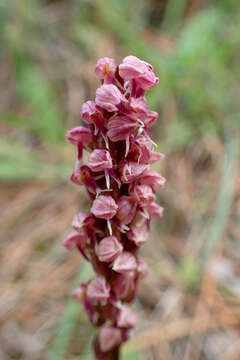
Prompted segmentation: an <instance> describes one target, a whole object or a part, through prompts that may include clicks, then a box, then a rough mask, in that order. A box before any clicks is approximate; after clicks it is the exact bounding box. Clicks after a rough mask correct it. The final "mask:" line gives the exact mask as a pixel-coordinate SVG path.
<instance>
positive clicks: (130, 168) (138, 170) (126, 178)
mask: <svg viewBox="0 0 240 360" xmlns="http://www.w3.org/2000/svg"><path fill="white" fill-rule="evenodd" d="M148 168H149V165H148V164H138V163H136V162H129V163H126V164H125V165H124V166H123V169H122V176H121V180H122V182H123V183H125V184H127V183H130V182H132V181H135V180H137V179H138V178H140V177H141V175H142V174H143V173H144V172H145V171H146V170H147V169H148Z"/></svg>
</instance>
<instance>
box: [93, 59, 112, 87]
mask: <svg viewBox="0 0 240 360" xmlns="http://www.w3.org/2000/svg"><path fill="white" fill-rule="evenodd" d="M116 70H117V64H116V62H115V60H114V59H112V58H109V57H103V58H101V59H99V60H98V61H97V63H96V65H95V73H96V75H97V77H98V78H99V80H103V81H104V83H110V82H111V81H113V80H114V77H115V73H116Z"/></svg>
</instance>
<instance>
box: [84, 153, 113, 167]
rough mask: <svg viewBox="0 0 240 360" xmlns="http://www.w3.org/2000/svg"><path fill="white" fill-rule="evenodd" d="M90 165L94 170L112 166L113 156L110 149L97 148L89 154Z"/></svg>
mask: <svg viewBox="0 0 240 360" xmlns="http://www.w3.org/2000/svg"><path fill="white" fill-rule="evenodd" d="M88 167H89V168H90V169H91V170H92V171H93V172H99V171H104V170H106V169H111V168H112V158H111V155H110V154H109V151H107V150H103V149H95V150H94V151H93V152H92V153H91V154H90V156H89V159H88Z"/></svg>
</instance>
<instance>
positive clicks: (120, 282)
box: [112, 273, 135, 301]
mask: <svg viewBox="0 0 240 360" xmlns="http://www.w3.org/2000/svg"><path fill="white" fill-rule="evenodd" d="M112 288H113V291H114V293H115V294H116V296H117V298H118V299H121V300H122V299H125V300H126V299H129V301H130V300H131V299H132V298H133V296H134V294H135V278H134V275H133V273H126V274H118V275H117V276H116V277H115V279H114V281H113V283H112Z"/></svg>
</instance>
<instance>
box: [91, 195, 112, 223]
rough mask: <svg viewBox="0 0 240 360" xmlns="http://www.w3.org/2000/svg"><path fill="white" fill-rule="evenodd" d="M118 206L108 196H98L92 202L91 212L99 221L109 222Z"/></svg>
mask: <svg viewBox="0 0 240 360" xmlns="http://www.w3.org/2000/svg"><path fill="white" fill-rule="evenodd" d="M117 209H118V206H117V204H116V202H115V200H114V199H113V198H112V197H111V196H108V195H100V196H99V197H98V198H97V199H95V200H94V201H93V205H92V208H91V212H92V213H93V215H94V216H96V217H97V218H100V219H105V220H110V219H111V218H112V217H114V216H115V215H116V212H117Z"/></svg>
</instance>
